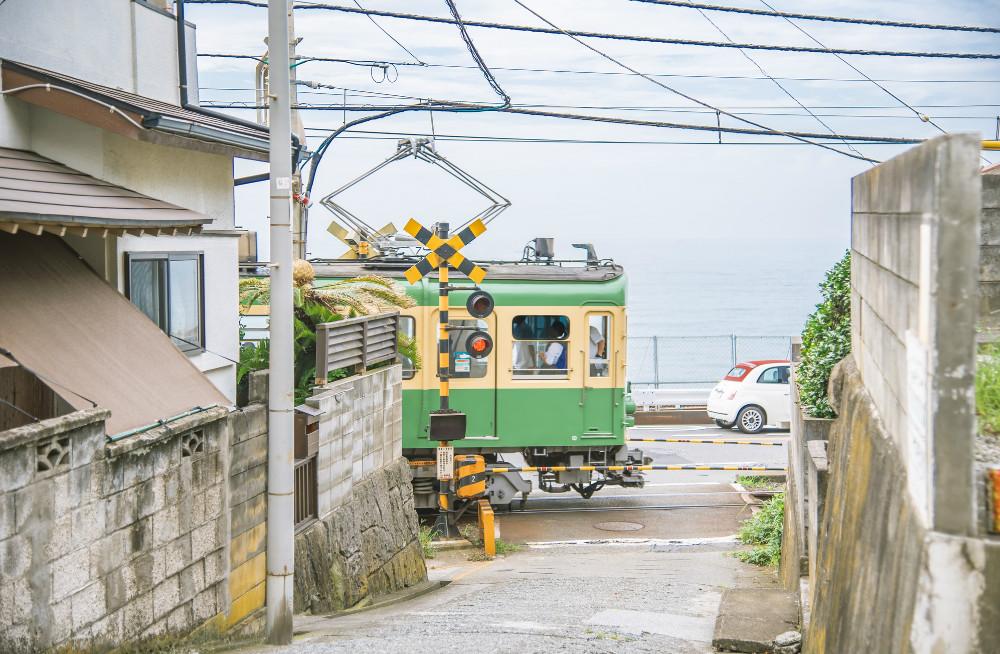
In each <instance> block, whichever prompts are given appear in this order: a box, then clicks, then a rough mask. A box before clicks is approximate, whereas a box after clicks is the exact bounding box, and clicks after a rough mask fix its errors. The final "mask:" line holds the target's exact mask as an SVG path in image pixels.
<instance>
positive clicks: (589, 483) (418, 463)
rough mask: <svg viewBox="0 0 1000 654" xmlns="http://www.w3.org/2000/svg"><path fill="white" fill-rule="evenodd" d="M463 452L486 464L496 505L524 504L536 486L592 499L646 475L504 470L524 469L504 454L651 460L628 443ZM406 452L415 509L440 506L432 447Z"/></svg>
mask: <svg viewBox="0 0 1000 654" xmlns="http://www.w3.org/2000/svg"><path fill="white" fill-rule="evenodd" d="M461 453H462V454H479V455H481V456H482V457H483V459H484V460H485V463H486V469H487V474H486V495H485V497H486V498H487V499H489V501H490V504H491V505H493V506H494V507H504V508H506V509H507V510H511V509H513V508H514V502H515V501H518V500H519V501H520V504H519V506H518V508H520V509H523V508H525V506H526V504H527V501H528V495H529V494H530V493H531V491H532V489H533V488H534V487H537V488H538V489H539V490H541V491H543V492H546V493H569V492H576V493H579V494H580V496H581V497H583V498H584V499H589V498H590V497H591V496H592V495H593V494H594V493H596V492H597V491H599V490H601V489H602V488H604V487H605V486H621V487H623V488H642V487H643V485H644V484H645V478H644V476H643V473H642V472H641V471H638V470H633V471H594V470H573V469H571V470H556V471H539V472H520V471H503V469H504V468H507V467H520V466H516V465H514V464H511V463H510V462H509V461H507V460H506V459H504V454H511V453H515V454H520V455H521V457H522V458H523V459H524V466H530V467H539V468H553V467H567V468H579V467H586V466H597V467H600V466H623V465H624V466H628V465H643V464H648V463H650V462H651V459H649V458H648V457H644V456H643V453H642V450H640V449H636V448H629V447H628V446H627V445H612V446H605V447H590V448H586V449H580V448H569V447H533V448H528V449H523V450H516V449H505V450H502V451H499V450H493V449H489V448H481V449H476V448H472V449H463V450H461ZM404 455H405V456H406V457H407V458H408V459H409V460H410V470H411V472H412V474H413V496H414V503H415V505H416V508H417V509H422V510H436V509H437V508H438V491H439V489H440V483H441V482H439V481H438V480H437V477H436V474H437V467H436V462H435V460H434V455H435V452H434V450H407V451H405V452H404Z"/></svg>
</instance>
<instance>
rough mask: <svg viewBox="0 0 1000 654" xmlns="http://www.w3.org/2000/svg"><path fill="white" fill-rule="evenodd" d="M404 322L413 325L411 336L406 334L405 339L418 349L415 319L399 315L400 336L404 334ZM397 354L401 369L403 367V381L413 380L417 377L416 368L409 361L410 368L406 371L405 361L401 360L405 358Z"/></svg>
mask: <svg viewBox="0 0 1000 654" xmlns="http://www.w3.org/2000/svg"><path fill="white" fill-rule="evenodd" d="M405 321H408V322H409V324H411V325H413V329H412V330H411V331H412V332H413V333H412V335H410V334H407V337H408V338H411V339H413V342H414V343H416V344H417V347H418V348H419V347H420V341H418V340H417V319H416V318H414V317H413V316H407V315H403V314H400V315H399V332H400V333H401V334H406V330H405V329H403V323H404V322H405ZM397 354H399V358H400V364H402V367H403V379H404V380H410V379H414V378H415V377H416V376H417V368H416V366H415V365H413V362H412V361H410V364H409V365H410V368H409V370H407V368H406V365H407V364H406V362H405V361H403V359H404V358H406V357H404V355H403V354H400V353H399V352H398V351H397ZM406 360H407V361H409V359H406Z"/></svg>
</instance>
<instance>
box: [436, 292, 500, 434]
mask: <svg viewBox="0 0 1000 654" xmlns="http://www.w3.org/2000/svg"><path fill="white" fill-rule="evenodd" d="M448 314H449V315H448V317H449V324H450V325H451V329H449V330H448V339H449V341H450V346H451V347H450V349H451V358H450V367H449V372H450V374H451V383H450V393H449V405H450V407H451V408H452V409H454V410H456V411H462V412H464V413H465V414H466V416H467V417H466V421H467V422H466V434H467V436H466V438H467V439H495V438H496V406H497V404H496V386H497V384H496V375H497V373H496V371H497V365H496V362H495V358H496V357H495V356H492V355H491V356H488V357H486V358H484V359H474V358H473V357H471V356H470V355H469V353H468V352H467V351H466V346H465V343H466V340H467V339H468V338H469V336H470V335H472V333H473V332H476V331H485V332H488V333H489V334H490V336H492V337H493V339H494V341H496V338H497V336H496V316H495V315H490V316H488V317H486V318H473V317H472V316H470V315H469V314H468V313H466V312H465V310H464V309H461V310H458V309H451V310H450V311H449V312H448ZM437 319H438V317H437V312H435V313H434V316H433V320H434V323H435V324H436V323H437ZM436 331H437V330H435V333H436ZM432 365H433V364H432ZM436 378H437V375H436V374H435V381H436ZM434 390H435V391H436V388H435V389H434ZM431 395H433V400H434V401H433V402H432V404H433V405H434V406H433V407H432V408H434V409H436V408H437V393H436V392H434V393H432V394H431ZM484 447H485V445H484Z"/></svg>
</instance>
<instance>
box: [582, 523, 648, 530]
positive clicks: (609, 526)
mask: <svg viewBox="0 0 1000 654" xmlns="http://www.w3.org/2000/svg"><path fill="white" fill-rule="evenodd" d="M643 526H644V525H641V524H639V523H638V522H598V523H597V524H596V525H594V528H596V529H600V530H601V531H638V530H640V529H642V528H643Z"/></svg>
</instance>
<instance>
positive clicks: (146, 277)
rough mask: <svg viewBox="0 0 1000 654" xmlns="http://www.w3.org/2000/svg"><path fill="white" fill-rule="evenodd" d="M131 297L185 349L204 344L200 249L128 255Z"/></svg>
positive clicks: (127, 265)
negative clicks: (186, 251)
mask: <svg viewBox="0 0 1000 654" xmlns="http://www.w3.org/2000/svg"><path fill="white" fill-rule="evenodd" d="M125 261H126V268H127V273H128V282H127V289H128V297H129V299H130V300H131V301H132V303H133V304H135V305H136V306H137V307H139V309H140V310H141V311H142V312H143V313H144V314H146V315H147V316H149V319H150V320H152V321H153V322H155V323H156V324H157V325H158V326H159V328H160V329H162V330H163V331H164V332H166V333H167V334H168V335H169V336H170V339H171V340H172V341H173V342H174V345H176V346H177V347H179V348H180V349H181V350H183V351H185V352H194V351H200V350H203V349H204V347H205V320H204V316H205V310H204V302H203V300H204V276H203V270H202V267H203V266H202V255H201V254H200V253H177V252H170V253H149V252H130V253H128V254H126V255H125Z"/></svg>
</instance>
